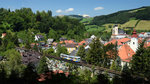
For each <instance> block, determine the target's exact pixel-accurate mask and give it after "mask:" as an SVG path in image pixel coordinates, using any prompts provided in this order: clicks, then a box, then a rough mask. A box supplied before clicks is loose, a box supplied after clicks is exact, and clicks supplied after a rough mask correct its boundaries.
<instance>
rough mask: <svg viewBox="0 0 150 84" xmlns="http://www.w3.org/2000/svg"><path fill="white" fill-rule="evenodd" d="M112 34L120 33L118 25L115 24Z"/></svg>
mask: <svg viewBox="0 0 150 84" xmlns="http://www.w3.org/2000/svg"><path fill="white" fill-rule="evenodd" d="M112 35H118V25H114V26H113V29H112Z"/></svg>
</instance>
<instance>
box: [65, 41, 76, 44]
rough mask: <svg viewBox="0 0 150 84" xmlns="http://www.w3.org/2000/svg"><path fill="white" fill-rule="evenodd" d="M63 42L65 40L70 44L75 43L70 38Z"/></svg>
mask: <svg viewBox="0 0 150 84" xmlns="http://www.w3.org/2000/svg"><path fill="white" fill-rule="evenodd" d="M64 42H65V43H70V44H75V42H74V41H72V40H65V41H64Z"/></svg>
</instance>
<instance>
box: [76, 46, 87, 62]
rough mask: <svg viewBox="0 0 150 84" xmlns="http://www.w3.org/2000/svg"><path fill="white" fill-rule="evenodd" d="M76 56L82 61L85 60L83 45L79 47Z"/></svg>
mask: <svg viewBox="0 0 150 84" xmlns="http://www.w3.org/2000/svg"><path fill="white" fill-rule="evenodd" d="M76 55H77V56H80V57H81V59H82V60H84V59H85V56H86V53H85V49H84V46H83V45H82V46H80V47H79V50H78V52H77V54H76Z"/></svg>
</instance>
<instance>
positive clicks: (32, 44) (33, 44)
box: [30, 43, 39, 48]
mask: <svg viewBox="0 0 150 84" xmlns="http://www.w3.org/2000/svg"><path fill="white" fill-rule="evenodd" d="M35 45H37V46H39V44H38V43H31V44H30V46H31V47H32V48H33V47H34V46H35Z"/></svg>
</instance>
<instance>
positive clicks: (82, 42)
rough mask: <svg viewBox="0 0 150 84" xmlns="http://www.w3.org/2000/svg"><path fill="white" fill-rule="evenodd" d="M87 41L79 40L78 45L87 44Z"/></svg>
mask: <svg viewBox="0 0 150 84" xmlns="http://www.w3.org/2000/svg"><path fill="white" fill-rule="evenodd" d="M85 43H86V41H85V40H83V41H81V42H79V43H78V45H79V46H81V45H83V44H85Z"/></svg>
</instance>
